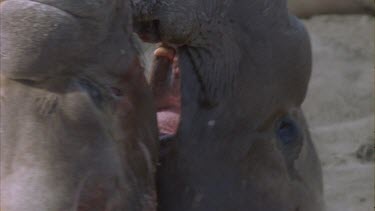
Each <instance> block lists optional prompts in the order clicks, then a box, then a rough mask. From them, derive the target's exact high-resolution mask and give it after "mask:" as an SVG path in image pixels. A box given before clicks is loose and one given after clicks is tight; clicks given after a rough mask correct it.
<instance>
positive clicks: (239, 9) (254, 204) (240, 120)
mask: <svg viewBox="0 0 375 211" xmlns="http://www.w3.org/2000/svg"><path fill="white" fill-rule="evenodd" d="M153 3H154V4H150V1H137V4H134V6H136V8H135V11H138V12H139V13H138V14H135V19H136V20H137V21H139V26H140V27H138V28H137V30H138V31H139V33H140V34H141V35H140V36H141V37H143V38H144V39H145V40H146V41H150V42H155V41H158V40H161V41H162V42H163V43H164V44H165V45H171V46H175V47H177V57H178V61H179V69H180V71H181V121H180V123H179V127H178V130H177V134H176V136H175V137H174V140H175V141H169V142H170V144H165V143H164V144H163V146H165V145H167V152H166V151H165V150H163V148H162V152H163V153H162V155H163V156H162V157H161V166H160V167H159V170H158V187H159V195H158V198H159V210H160V211H228V210H236V211H249V210H251V211H274V210H278V211H322V210H324V202H323V191H322V190H323V187H322V174H321V166H320V162H319V159H318V157H317V154H316V152H315V149H314V146H313V143H312V141H311V139H310V135H309V132H308V129H307V124H306V122H305V119H304V115H303V112H302V110H301V108H300V107H301V103H302V102H303V100H304V98H305V95H306V91H307V86H308V82H309V79H310V73H311V49H310V41H309V37H308V34H307V33H306V31H305V29H304V27H303V25H302V24H301V23H300V22H299V21H298V20H297V19H296V18H295V17H293V16H291V15H290V14H289V13H288V11H287V4H286V1H272V0H252V1H248V0H228V1H219V0H201V1H184V0H156V1H153ZM142 24H143V25H142ZM147 27H149V28H147ZM153 32H156V33H153Z"/></svg>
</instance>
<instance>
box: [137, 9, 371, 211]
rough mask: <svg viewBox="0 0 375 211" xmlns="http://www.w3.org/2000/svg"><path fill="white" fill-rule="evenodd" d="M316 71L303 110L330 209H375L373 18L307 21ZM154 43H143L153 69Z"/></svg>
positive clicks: (350, 16)
mask: <svg viewBox="0 0 375 211" xmlns="http://www.w3.org/2000/svg"><path fill="white" fill-rule="evenodd" d="M304 23H305V25H306V27H307V28H308V30H309V33H310V36H311V40H312V47H313V63H314V67H313V73H312V77H311V82H310V86H309V91H308V94H307V98H306V101H305V103H304V104H303V109H304V111H305V115H306V117H307V120H308V122H309V125H310V131H311V135H312V138H313V140H314V142H315V145H316V148H317V150H318V153H319V157H320V159H321V161H322V166H323V174H324V189H325V199H326V204H327V211H372V210H374V162H373V159H374V157H373V156H374V146H373V143H374V142H373V141H374V133H373V131H374V101H375V99H374V95H373V90H374V87H373V86H374V71H373V58H374V54H373V49H374V18H372V17H370V16H364V15H345V16H317V17H314V18H312V19H309V20H305V21H304ZM153 49H154V46H153V45H147V44H144V46H143V50H144V51H145V54H144V57H143V59H144V60H146V62H145V66H146V69H147V70H149V69H150V63H151V60H152V52H153Z"/></svg>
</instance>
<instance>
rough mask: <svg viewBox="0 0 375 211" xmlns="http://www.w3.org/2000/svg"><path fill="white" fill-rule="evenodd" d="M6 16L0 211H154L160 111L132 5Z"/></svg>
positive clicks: (48, 4) (53, 5) (92, 0)
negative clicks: (136, 38)
mask: <svg viewBox="0 0 375 211" xmlns="http://www.w3.org/2000/svg"><path fill="white" fill-rule="evenodd" d="M0 11H1V33H0V36H1V40H0V41H1V75H0V79H1V89H0V90H1V121H0V123H1V125H0V126H1V153H0V154H1V159H0V164H1V208H0V210H3V211H57V210H71V211H96V210H97V211H104V210H127V211H154V210H156V189H155V188H156V187H155V171H156V164H157V159H158V158H157V157H158V142H157V136H158V131H157V124H156V116H155V107H154V103H153V100H152V93H151V89H150V88H149V86H148V84H147V82H146V80H145V77H144V73H143V69H142V67H141V65H140V64H139V59H138V53H137V51H136V48H135V46H134V43H133V41H132V38H131V33H132V24H131V8H130V4H129V1H125V0H108V1H99V0H80V1H76V0H66V1H59V0H35V1H27V0H8V1H4V2H2V3H1V4H0Z"/></svg>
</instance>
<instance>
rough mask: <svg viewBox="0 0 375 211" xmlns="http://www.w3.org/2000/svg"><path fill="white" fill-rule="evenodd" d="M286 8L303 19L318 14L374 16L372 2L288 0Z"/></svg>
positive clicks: (374, 9) (374, 11) (374, 7)
mask: <svg viewBox="0 0 375 211" xmlns="http://www.w3.org/2000/svg"><path fill="white" fill-rule="evenodd" d="M288 7H289V9H290V11H291V12H292V13H293V14H295V15H297V16H298V17H303V18H306V17H311V16H314V15H320V14H364V13H367V14H372V15H374V14H375V3H374V1H373V0H288Z"/></svg>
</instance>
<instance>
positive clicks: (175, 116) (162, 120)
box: [151, 46, 181, 137]
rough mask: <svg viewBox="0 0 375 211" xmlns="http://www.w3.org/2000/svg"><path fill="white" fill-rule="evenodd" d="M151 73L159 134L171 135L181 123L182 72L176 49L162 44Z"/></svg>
mask: <svg viewBox="0 0 375 211" xmlns="http://www.w3.org/2000/svg"><path fill="white" fill-rule="evenodd" d="M154 55H155V60H154V63H153V67H152V73H151V87H152V90H153V95H154V97H155V102H156V108H157V121H158V127H159V136H160V137H162V136H166V135H167V136H171V135H175V134H176V132H177V128H178V125H179V123H180V112H181V96H180V72H179V69H178V66H177V57H176V56H175V50H174V49H173V48H170V47H166V46H161V47H159V48H158V49H157V50H156V51H155V52H154Z"/></svg>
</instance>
